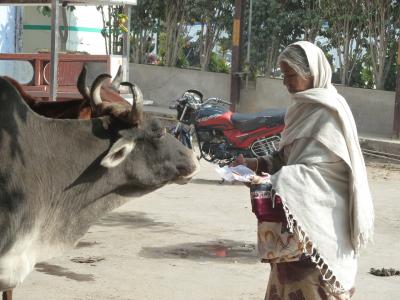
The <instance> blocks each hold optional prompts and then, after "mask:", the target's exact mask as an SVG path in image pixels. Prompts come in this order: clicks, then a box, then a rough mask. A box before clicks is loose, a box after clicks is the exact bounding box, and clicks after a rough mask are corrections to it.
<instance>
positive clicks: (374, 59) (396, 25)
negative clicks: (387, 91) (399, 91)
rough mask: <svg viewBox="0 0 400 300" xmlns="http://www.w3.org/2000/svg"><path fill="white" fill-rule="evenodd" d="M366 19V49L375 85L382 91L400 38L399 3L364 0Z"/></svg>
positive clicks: (390, 0)
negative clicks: (367, 49) (367, 48)
mask: <svg viewBox="0 0 400 300" xmlns="http://www.w3.org/2000/svg"><path fill="white" fill-rule="evenodd" d="M364 4H365V6H364V10H365V14H366V15H367V19H368V22H367V23H368V47H369V50H370V52H369V53H370V55H369V57H368V59H369V62H370V63H371V66H372V70H373V74H374V80H375V85H376V88H377V89H383V88H384V86H385V80H386V78H387V77H388V74H389V71H390V69H391V65H392V63H393V60H394V57H395V56H394V54H395V52H396V48H397V46H396V40H397V39H399V37H400V3H399V2H398V1H396V0H393V1H392V0H364Z"/></svg>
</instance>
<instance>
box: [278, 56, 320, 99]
mask: <svg viewBox="0 0 400 300" xmlns="http://www.w3.org/2000/svg"><path fill="white" fill-rule="evenodd" d="M280 66H281V71H282V74H283V84H284V85H286V88H287V89H288V91H289V93H291V94H294V93H298V92H302V91H305V90H308V89H311V88H313V77H312V76H307V77H306V78H303V77H301V76H300V75H299V74H297V73H296V71H295V70H293V68H291V67H290V66H289V65H288V64H287V63H286V62H284V61H282V62H281V63H280Z"/></svg>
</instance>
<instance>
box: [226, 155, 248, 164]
mask: <svg viewBox="0 0 400 300" xmlns="http://www.w3.org/2000/svg"><path fill="white" fill-rule="evenodd" d="M238 165H243V166H246V167H247V163H246V158H244V156H243V154H239V156H237V157H236V159H235V160H234V161H233V162H231V164H230V165H229V166H230V167H236V166H238Z"/></svg>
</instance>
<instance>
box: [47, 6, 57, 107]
mask: <svg viewBox="0 0 400 300" xmlns="http://www.w3.org/2000/svg"><path fill="white" fill-rule="evenodd" d="M59 8H60V7H59V0H52V1H51V60H50V95H49V98H50V100H51V101H56V100H57V84H58V82H57V78H58V76H57V71H58V42H59V32H58V17H59Z"/></svg>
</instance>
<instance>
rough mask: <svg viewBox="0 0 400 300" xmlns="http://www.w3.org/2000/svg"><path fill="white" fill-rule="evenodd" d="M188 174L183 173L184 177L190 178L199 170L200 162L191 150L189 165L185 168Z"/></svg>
mask: <svg viewBox="0 0 400 300" xmlns="http://www.w3.org/2000/svg"><path fill="white" fill-rule="evenodd" d="M187 170H188V171H189V174H187V175H184V178H187V179H190V178H192V177H193V176H194V175H196V174H197V173H198V172H199V171H200V163H199V160H198V159H197V157H196V153H195V152H194V151H192V155H191V160H190V166H189V167H188V168H187Z"/></svg>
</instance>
